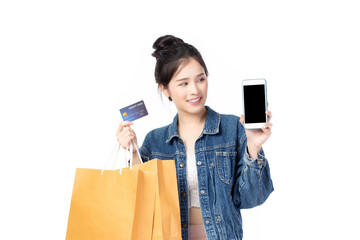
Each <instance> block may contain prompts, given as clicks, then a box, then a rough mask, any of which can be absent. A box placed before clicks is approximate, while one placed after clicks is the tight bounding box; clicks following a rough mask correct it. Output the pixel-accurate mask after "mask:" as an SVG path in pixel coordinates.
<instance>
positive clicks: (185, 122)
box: [178, 107, 207, 132]
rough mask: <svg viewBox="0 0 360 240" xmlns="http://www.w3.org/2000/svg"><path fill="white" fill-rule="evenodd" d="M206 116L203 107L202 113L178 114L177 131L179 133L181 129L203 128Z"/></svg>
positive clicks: (205, 110)
mask: <svg viewBox="0 0 360 240" xmlns="http://www.w3.org/2000/svg"><path fill="white" fill-rule="evenodd" d="M206 115H207V109H206V108H205V107H204V109H203V111H202V112H201V113H200V114H189V113H181V112H179V113H178V129H179V132H181V129H184V130H185V129H189V128H194V130H195V129H197V128H199V127H201V130H202V128H203V127H204V124H205V120H206Z"/></svg>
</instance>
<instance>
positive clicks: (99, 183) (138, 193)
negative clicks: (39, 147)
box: [66, 149, 182, 240]
mask: <svg viewBox="0 0 360 240" xmlns="http://www.w3.org/2000/svg"><path fill="white" fill-rule="evenodd" d="M137 151H138V149H137ZM130 152H131V153H132V149H130ZM130 156H132V154H130ZM125 159H126V157H125ZM121 162H122V165H121V166H122V167H123V166H124V162H125V165H126V164H127V161H126V160H125V161H121ZM129 162H130V164H132V159H131V157H130V161H129ZM102 173H103V174H102ZM120 173H121V174H120ZM66 239H124V240H127V239H131V240H133V239H144V240H146V239H154V240H160V239H161V240H163V239H169V240H181V239H182V238H181V220H180V207H179V199H178V188H177V179H176V169H175V162H174V160H163V161H162V160H159V159H153V160H150V161H148V162H146V163H142V164H138V165H134V166H131V165H130V167H127V168H121V169H117V170H96V169H77V170H76V175H75V182H74V188H73V195H72V200H71V206H70V214H69V220H68V229H67V235H66Z"/></svg>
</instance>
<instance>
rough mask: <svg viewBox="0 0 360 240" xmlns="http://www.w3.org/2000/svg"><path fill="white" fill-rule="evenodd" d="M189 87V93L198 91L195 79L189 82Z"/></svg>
mask: <svg viewBox="0 0 360 240" xmlns="http://www.w3.org/2000/svg"><path fill="white" fill-rule="evenodd" d="M189 88H190V91H189V92H190V94H197V93H198V90H199V89H198V86H197V84H196V82H195V81H194V82H191V83H190V86H189Z"/></svg>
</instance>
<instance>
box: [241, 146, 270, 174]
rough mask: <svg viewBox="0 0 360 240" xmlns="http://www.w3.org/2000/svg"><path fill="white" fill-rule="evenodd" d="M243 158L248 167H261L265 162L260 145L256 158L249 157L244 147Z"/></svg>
mask: <svg viewBox="0 0 360 240" xmlns="http://www.w3.org/2000/svg"><path fill="white" fill-rule="evenodd" d="M244 160H245V163H246V165H248V166H249V167H253V168H258V169H262V168H263V167H264V166H265V164H266V158H265V153H264V150H263V148H262V147H261V149H260V151H259V153H258V158H257V159H251V158H250V156H249V153H248V151H247V148H246V151H245V158H244Z"/></svg>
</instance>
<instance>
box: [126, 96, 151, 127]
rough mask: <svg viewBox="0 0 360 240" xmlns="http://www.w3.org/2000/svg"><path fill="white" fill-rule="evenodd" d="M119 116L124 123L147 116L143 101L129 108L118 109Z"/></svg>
mask: <svg viewBox="0 0 360 240" xmlns="http://www.w3.org/2000/svg"><path fill="white" fill-rule="evenodd" d="M120 113H121V116H122V118H123V120H124V121H131V122H132V121H135V120H136V119H139V118H141V117H145V116H146V115H148V112H147V110H146V107H145V103H144V101H140V102H137V103H134V104H131V105H130V106H127V107H124V108H121V109H120Z"/></svg>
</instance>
